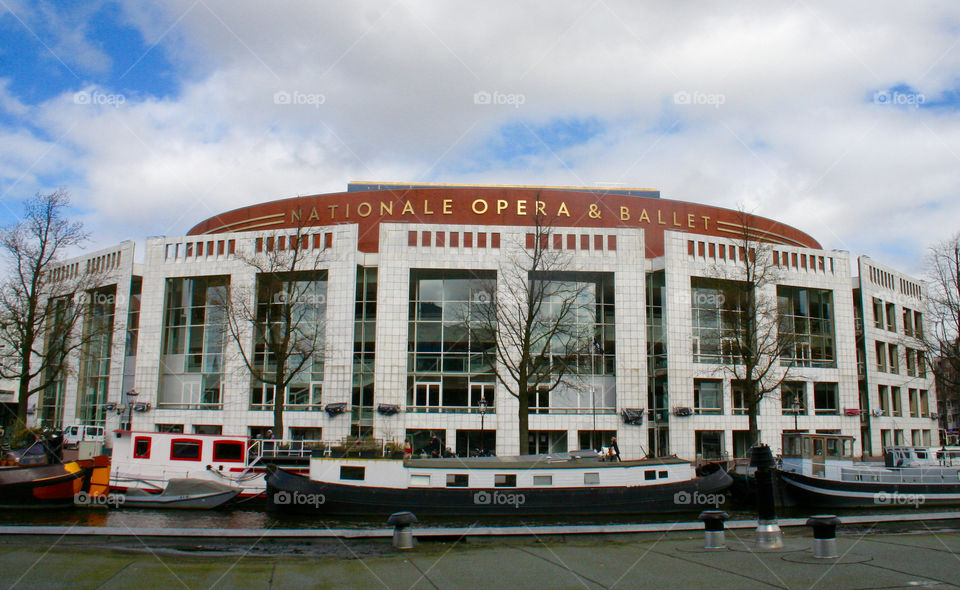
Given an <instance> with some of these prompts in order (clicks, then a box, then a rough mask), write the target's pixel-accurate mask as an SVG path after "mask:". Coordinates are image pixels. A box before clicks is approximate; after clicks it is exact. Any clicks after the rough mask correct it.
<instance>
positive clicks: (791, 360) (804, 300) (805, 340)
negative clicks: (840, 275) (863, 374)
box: [777, 285, 837, 368]
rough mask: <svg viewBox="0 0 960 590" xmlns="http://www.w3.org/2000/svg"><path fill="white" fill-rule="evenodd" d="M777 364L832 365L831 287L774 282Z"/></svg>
mask: <svg viewBox="0 0 960 590" xmlns="http://www.w3.org/2000/svg"><path fill="white" fill-rule="evenodd" d="M777 299H778V311H779V316H780V317H779V320H780V324H779V333H780V339H781V342H782V343H783V352H782V356H781V357H780V361H781V364H783V365H792V366H799V367H821V368H823V367H836V366H837V355H836V349H835V347H834V330H833V291H830V290H826V289H810V288H807V287H788V286H785V285H778V286H777Z"/></svg>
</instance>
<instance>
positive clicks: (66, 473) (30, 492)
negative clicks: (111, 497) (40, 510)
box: [0, 455, 110, 508]
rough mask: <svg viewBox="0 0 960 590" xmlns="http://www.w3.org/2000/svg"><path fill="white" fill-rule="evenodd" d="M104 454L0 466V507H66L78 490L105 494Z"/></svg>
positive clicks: (106, 461) (107, 466) (106, 466)
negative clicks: (64, 461)
mask: <svg viewBox="0 0 960 590" xmlns="http://www.w3.org/2000/svg"><path fill="white" fill-rule="evenodd" d="M109 472H110V458H109V457H107V456H105V455H104V456H99V457H94V458H93V459H84V460H82V461H70V462H67V463H56V464H52V465H31V466H27V467H0V507H2V508H33V507H69V506H73V503H74V498H75V497H76V496H77V494H79V493H80V492H87V493H88V494H89V495H90V496H99V495H103V494H106V493H107V485H106V484H107V482H108V478H109Z"/></svg>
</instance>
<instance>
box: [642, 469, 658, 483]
mask: <svg viewBox="0 0 960 590" xmlns="http://www.w3.org/2000/svg"><path fill="white" fill-rule="evenodd" d="M643 479H645V480H647V481H650V480H652V479H657V470H656V469H647V470H646V471H644V472H643Z"/></svg>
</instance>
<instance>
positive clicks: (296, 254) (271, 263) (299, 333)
mask: <svg viewBox="0 0 960 590" xmlns="http://www.w3.org/2000/svg"><path fill="white" fill-rule="evenodd" d="M322 237H323V236H322V234H312V233H309V232H308V231H307V230H306V228H305V227H304V226H303V225H302V224H301V225H298V227H297V228H296V230H295V232H294V233H291V234H288V235H276V236H271V237H264V238H257V242H256V243H257V246H256V248H255V250H256V251H255V252H254V253H253V254H244V255H241V256H240V258H241V260H242V261H243V262H244V263H245V264H247V265H249V266H250V267H251V268H253V269H254V270H255V271H256V279H255V284H254V286H253V287H252V289H251V288H250V287H249V286H243V285H233V284H231V285H230V290H229V293H228V294H227V296H226V301H223V302H219V305H222V306H223V307H224V308H225V313H224V319H225V322H226V325H227V333H228V334H229V337H230V338H231V339H232V340H233V342H234V343H235V344H236V347H237V350H238V351H239V356H240V358H241V359H242V360H243V363H244V365H245V366H246V368H247V370H248V371H249V372H250V375H251V380H252V383H251V388H252V389H256V388H257V387H260V388H261V390H260V392H261V395H262V397H261V399H260V402H261V404H259V405H272V409H273V430H274V432H275V433H276V435H277V436H279V437H281V438H282V437H283V432H284V430H283V414H284V408H285V406H286V399H285V398H286V397H289V398H291V401H292V403H294V404H297V405H306V406H312V407H313V408H312V409H317V407H318V406H319V403H320V400H319V396H320V390H319V386H314V385H313V384H312V383H311V381H314V379H312V378H311V376H312V375H313V374H316V373H320V374H321V375H322V372H323V360H324V356H325V355H324V351H325V337H324V329H325V315H326V292H327V290H326V272H325V271H324V270H322V269H320V262H321V261H322V260H323V257H324V247H323V246H324V244H323V243H322ZM321 379H322V376H321ZM271 398H272V399H271ZM252 402H253V400H252V399H251V403H252Z"/></svg>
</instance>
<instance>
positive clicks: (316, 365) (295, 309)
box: [250, 270, 327, 411]
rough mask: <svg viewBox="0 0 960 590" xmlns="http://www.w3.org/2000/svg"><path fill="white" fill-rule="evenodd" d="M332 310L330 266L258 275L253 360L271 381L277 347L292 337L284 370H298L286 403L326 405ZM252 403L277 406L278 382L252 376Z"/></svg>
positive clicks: (299, 407) (300, 407) (298, 407)
mask: <svg viewBox="0 0 960 590" xmlns="http://www.w3.org/2000/svg"><path fill="white" fill-rule="evenodd" d="M326 315H327V272H326V271H325V270H317V271H305V272H295V273H284V274H280V275H276V274H269V275H267V274H264V275H260V276H259V277H258V279H257V327H256V329H255V330H254V354H253V366H254V367H256V368H257V371H258V374H259V375H262V376H263V377H264V379H265V380H266V381H270V380H273V379H275V378H276V371H277V358H276V351H278V350H283V346H282V345H279V344H278V343H279V342H282V341H283V340H285V339H286V340H288V344H287V345H286V351H287V357H288V358H287V361H286V367H285V369H284V370H285V371H286V372H289V371H293V370H296V369H297V368H298V367H299V370H298V371H297V372H296V374H295V375H294V376H293V378H292V379H291V380H290V382H289V383H288V384H287V387H286V391H285V392H284V395H285V398H284V406H283V407H284V409H285V410H290V411H320V410H322V409H323V404H322V401H323V400H322V397H323V370H324V354H323V352H324V341H325V337H326ZM251 386H252V387H251V394H250V409H252V410H272V409H273V400H274V395H275V393H276V386H275V385H274V384H272V383H267V382H265V381H261V380H260V379H258V378H257V377H252V384H251Z"/></svg>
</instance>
